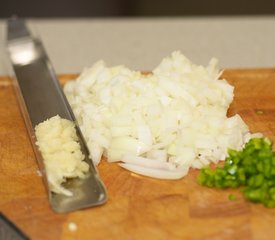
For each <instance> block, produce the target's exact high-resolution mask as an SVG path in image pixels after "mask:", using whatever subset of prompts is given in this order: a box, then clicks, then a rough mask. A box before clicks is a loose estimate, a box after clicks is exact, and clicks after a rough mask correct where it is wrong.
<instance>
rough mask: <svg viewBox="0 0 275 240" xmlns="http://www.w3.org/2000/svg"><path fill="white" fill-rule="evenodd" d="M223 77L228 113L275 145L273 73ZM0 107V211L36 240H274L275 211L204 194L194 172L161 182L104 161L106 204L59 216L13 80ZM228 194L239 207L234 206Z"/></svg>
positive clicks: (2, 91) (0, 93)
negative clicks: (228, 86) (228, 87)
mask: <svg viewBox="0 0 275 240" xmlns="http://www.w3.org/2000/svg"><path fill="white" fill-rule="evenodd" d="M74 77H75V75H63V76H60V80H61V82H65V81H67V80H69V79H72V78H74ZM223 77H224V78H226V79H227V80H228V81H229V82H230V83H232V84H233V85H234V86H235V99H234V102H233V103H232V105H231V108H230V110H229V113H228V114H229V115H231V114H235V113H239V114H240V115H241V116H242V118H243V119H244V120H245V121H246V123H247V124H248V125H249V127H250V129H251V131H253V132H258V131H260V132H262V133H264V134H265V135H266V136H268V137H269V138H271V139H272V140H273V141H275V69H242V70H226V71H225V72H224V74H223ZM0 101H1V104H0V211H2V212H3V213H4V214H5V215H6V216H7V217H8V218H9V219H10V220H11V221H13V222H14V223H15V224H16V225H17V226H18V227H19V228H20V229H21V230H23V232H25V233H26V235H28V236H29V237H30V238H31V239H37V240H49V239H50V240H58V239H62V240H75V239H77V240H78V239H80V240H85V239H89V240H90V239H98V240H103V239H104V240H105V239H133V240H136V239H150V240H151V239H152V240H154V239H159V240H162V239H163V240H166V239H192V240H193V239H194V240H203V239H204V240H208V239H209V240H210V239H211V240H220V239H230V240H232V239H242V240H252V239H255V240H258V239H260V240H265V239H266V240H272V239H275V228H274V222H275V209H266V208H265V207H263V206H261V205H258V204H252V203H248V202H246V201H245V200H244V199H243V197H242V195H241V194H240V192H239V191H238V190H215V189H208V188H205V187H201V186H199V185H198V184H197V183H196V176H197V174H198V171H196V170H191V171H190V173H189V174H188V176H186V177H185V178H184V179H181V180H176V181H175V180H157V179H152V178H147V177H142V176H138V175H136V174H132V173H130V172H128V171H126V170H124V169H121V168H120V167H119V166H117V164H116V163H112V164H108V163H106V161H103V162H102V163H101V164H100V165H99V172H100V175H101V177H102V179H103V181H104V183H105V184H106V187H107V190H108V194H109V200H108V202H107V203H106V204H105V205H103V206H100V207H96V208H89V209H85V210H81V211H76V212H72V213H68V214H56V213H54V212H53V211H52V210H51V208H50V206H49V203H48V198H47V195H46V191H45V189H44V185H43V182H42V179H41V177H40V176H39V175H38V172H37V171H38V165H37V163H36V159H35V156H34V153H33V150H32V146H31V143H30V141H29V138H28V135H27V131H26V128H25V125H24V121H23V118H22V116H21V113H20V110H19V107H18V104H17V100H16V97H15V94H14V90H13V86H12V83H11V81H10V80H9V78H7V77H0ZM259 111H260V113H261V114H258V113H259ZM230 193H234V194H236V195H237V200H236V201H229V200H228V195H229V194H230ZM70 223H75V224H76V225H77V229H76V230H75V231H72V230H70V229H69V224H70Z"/></svg>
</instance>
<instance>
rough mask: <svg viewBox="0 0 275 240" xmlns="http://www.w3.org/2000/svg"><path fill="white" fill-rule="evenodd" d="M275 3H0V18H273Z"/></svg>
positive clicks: (64, 0) (265, 0) (246, 0)
mask: <svg viewBox="0 0 275 240" xmlns="http://www.w3.org/2000/svg"><path fill="white" fill-rule="evenodd" d="M272 14H275V0H261V1H260V0H259V1H255V0H250V1H249V0H226V1H224V0H188V1H186V0H55V1H54V0H5V1H3V0H1V1H0V18H8V17H10V16H11V15H18V16H19V17H34V18H36V17H43V18H44V17H55V18H56V17H131V16H133V17H138V16H217V15H225V16H231V15H233V16H234V15H272Z"/></svg>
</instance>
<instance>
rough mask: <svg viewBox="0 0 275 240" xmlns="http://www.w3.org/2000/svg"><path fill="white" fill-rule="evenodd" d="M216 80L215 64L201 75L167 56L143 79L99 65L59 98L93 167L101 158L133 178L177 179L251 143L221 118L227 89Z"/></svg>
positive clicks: (231, 120) (239, 125)
mask: <svg viewBox="0 0 275 240" xmlns="http://www.w3.org/2000/svg"><path fill="white" fill-rule="evenodd" d="M220 75H221V73H220V71H219V69H218V67H217V60H216V59H212V60H211V61H210V63H209V65H208V66H207V67H206V68H205V67H203V66H198V65H195V64H193V63H192V62H191V61H190V60H188V59H187V58H186V57H185V56H184V55H182V54H181V53H180V52H173V53H172V55H171V56H169V57H167V58H164V59H163V60H162V62H161V63H160V65H159V66H158V67H156V68H155V69H154V70H153V71H152V73H151V74H145V75H144V74H142V73H141V72H138V71H131V70H129V69H128V68H126V67H125V66H115V67H110V68H109V67H107V66H106V64H105V63H104V62H103V61H99V62H97V63H96V64H95V65H94V66H92V67H91V68H88V69H86V70H84V71H83V72H82V74H81V75H80V76H79V77H78V79H77V80H75V81H70V82H68V83H67V84H66V85H65V87H64V91H65V94H66V96H67V98H68V101H69V103H70V105H71V107H72V109H73V112H74V114H75V116H76V118H77V121H78V124H79V126H80V129H81V131H82V133H83V135H84V138H85V139H86V142H87V145H88V148H89V151H90V157H91V159H92V160H93V161H94V163H95V164H98V163H99V162H100V160H101V158H102V156H105V157H106V158H107V160H108V161H109V162H115V161H117V162H119V165H120V166H121V167H123V168H125V169H128V170H130V171H132V172H135V173H138V174H142V175H145V176H150V177H156V178H163V179H178V178H181V177H183V176H185V175H186V174H187V173H188V170H189V169H190V168H198V169H200V168H202V167H203V166H205V165H208V164H210V163H211V162H213V163H217V162H218V161H219V160H224V159H225V157H226V155H227V149H228V148H231V149H236V150H240V149H241V148H242V147H243V144H244V142H246V141H247V140H248V139H249V138H251V134H250V133H249V130H248V127H247V126H246V124H245V123H244V122H243V120H242V119H241V117H240V116H239V115H234V116H231V117H227V115H226V114H227V110H228V108H229V105H230V103H231V102H232V100H233V90H234V88H233V87H232V86H231V85H230V84H229V83H228V82H227V81H226V80H220V79H219V77H220Z"/></svg>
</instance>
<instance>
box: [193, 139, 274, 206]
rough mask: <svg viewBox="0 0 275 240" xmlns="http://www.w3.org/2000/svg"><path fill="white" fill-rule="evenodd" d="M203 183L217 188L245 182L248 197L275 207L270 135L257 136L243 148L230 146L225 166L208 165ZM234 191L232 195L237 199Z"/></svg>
mask: <svg viewBox="0 0 275 240" xmlns="http://www.w3.org/2000/svg"><path fill="white" fill-rule="evenodd" d="M198 182H199V184H201V185H203V186H207V187H216V188H236V187H240V186H243V189H242V192H243V194H244V197H245V198H246V199H247V200H249V201H251V202H256V203H262V204H263V205H264V206H266V207H268V208H273V207H275V152H273V151H272V142H271V141H270V140H269V139H268V138H253V139H251V140H250V141H249V142H247V143H246V144H245V146H244V148H243V149H242V150H241V151H236V150H233V149H228V157H227V158H226V159H225V161H224V165H223V167H217V168H215V169H211V168H210V167H205V168H203V169H201V171H200V173H199V175H198ZM234 198H235V196H234V195H232V194H230V195H229V199H230V200H235V199H234Z"/></svg>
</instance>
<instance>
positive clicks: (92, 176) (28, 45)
mask: <svg viewBox="0 0 275 240" xmlns="http://www.w3.org/2000/svg"><path fill="white" fill-rule="evenodd" d="M7 52H8V56H9V59H10V62H11V65H12V68H13V72H14V76H13V77H12V79H13V81H14V86H15V92H16V95H17V99H18V102H19V105H20V108H21V112H22V115H23V117H24V120H25V124H26V127H27V130H28V133H29V136H30V140H31V142H32V145H33V149H34V152H35V155H36V159H37V162H38V165H39V168H40V170H41V173H42V176H43V180H44V183H45V186H46V189H47V192H48V196H49V202H50V205H51V207H52V209H53V210H54V211H55V212H58V213H63V212H69V211H74V210H78V209H82V208H87V207H92V206H97V205H101V204H104V203H105V202H106V201H107V192H106V188H105V186H104V183H103V182H102V180H101V179H100V176H99V173H98V171H97V169H96V167H95V166H94V164H93V162H92V160H90V159H89V150H88V148H87V146H86V143H85V139H84V138H83V135H82V133H81V131H80V129H79V127H78V125H77V121H76V119H75V117H74V114H73V112H72V110H71V107H70V105H69V103H68V101H67V99H66V97H65V95H64V93H63V91H62V88H61V86H60V84H59V81H58V79H57V76H56V74H55V71H54V69H53V66H52V64H51V62H50V60H49V57H48V55H47V53H46V50H45V48H44V46H43V44H42V41H41V40H40V39H39V38H37V37H34V36H32V34H31V33H30V31H29V29H28V28H27V26H26V23H25V21H24V20H23V19H19V18H12V19H9V20H8V21H7ZM56 115H59V116H60V117H61V118H65V119H68V120H70V121H73V122H74V123H76V124H75V125H76V132H77V136H78V139H79V143H80V145H81V151H82V153H83V154H84V155H85V161H86V162H87V163H88V164H89V168H90V172H89V175H88V177H86V178H85V179H79V178H73V179H70V180H68V181H67V182H66V183H65V184H64V187H66V189H68V190H69V191H71V192H72V193H73V195H72V196H65V195H62V194H56V193H53V192H51V191H50V189H49V185H48V181H47V174H46V171H45V166H44V163H43V157H42V155H41V153H40V151H39V150H38V148H37V146H36V144H35V142H36V137H35V134H34V128H35V126H36V125H37V124H39V123H41V122H43V121H45V120H46V119H49V118H51V117H53V116H56Z"/></svg>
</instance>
